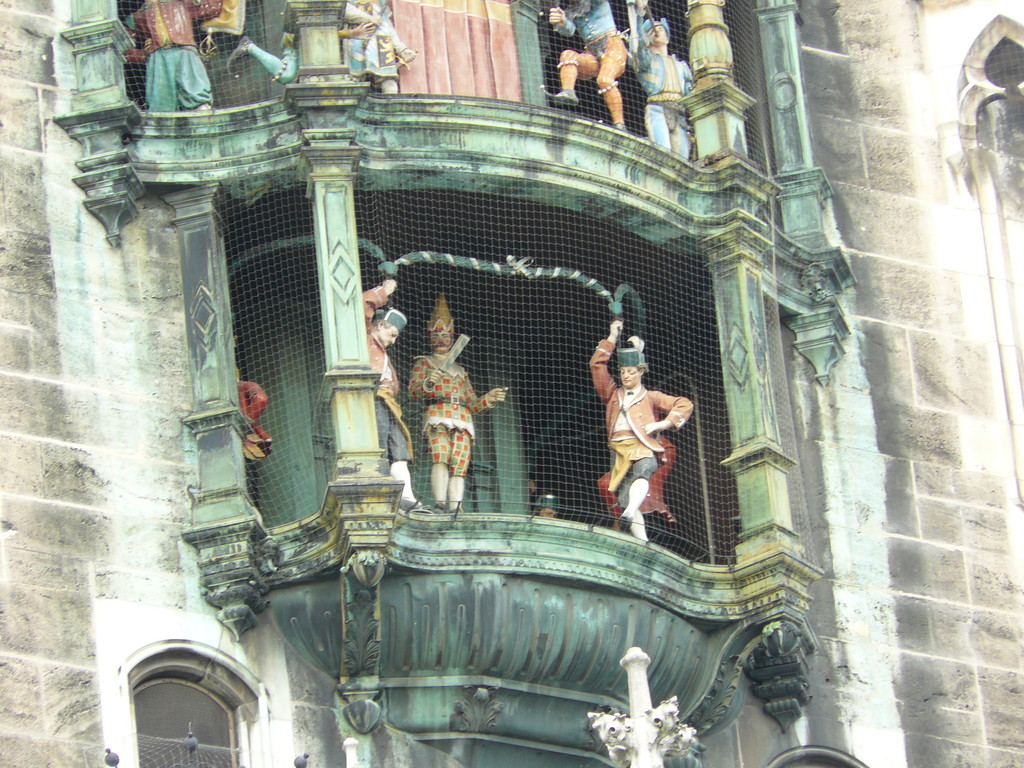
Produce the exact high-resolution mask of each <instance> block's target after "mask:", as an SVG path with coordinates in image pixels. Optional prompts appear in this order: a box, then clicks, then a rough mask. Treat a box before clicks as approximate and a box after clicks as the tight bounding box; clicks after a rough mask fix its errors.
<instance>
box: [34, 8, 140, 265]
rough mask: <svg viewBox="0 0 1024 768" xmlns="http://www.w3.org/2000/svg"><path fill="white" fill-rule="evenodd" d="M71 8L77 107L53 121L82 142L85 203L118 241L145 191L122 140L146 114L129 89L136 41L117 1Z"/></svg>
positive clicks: (78, 180) (69, 37)
mask: <svg viewBox="0 0 1024 768" xmlns="http://www.w3.org/2000/svg"><path fill="white" fill-rule="evenodd" d="M71 14H72V26H70V27H69V28H68V29H66V30H64V32H63V33H61V37H63V38H64V39H65V40H66V41H67V42H68V43H70V44H71V53H72V55H73V56H74V59H75V76H76V78H75V79H76V82H75V88H74V90H73V91H72V96H71V109H72V111H71V112H69V113H68V114H65V115H58V116H57V117H55V118H54V122H56V123H57V124H58V125H59V126H61V127H62V128H63V129H64V130H66V131H67V132H68V135H69V136H71V137H72V138H74V139H76V140H77V141H79V142H81V144H82V147H83V150H84V156H83V157H82V159H81V160H79V161H78V162H77V163H76V165H77V166H78V169H79V170H80V171H82V174H81V175H79V176H75V177H74V179H73V181H74V182H75V184H77V185H78V186H79V187H81V188H82V190H83V191H84V192H85V194H86V197H85V199H84V200H83V204H84V205H85V207H86V209H87V210H88V211H89V212H90V213H92V214H93V215H94V216H95V217H96V218H97V219H99V220H100V222H101V223H102V224H103V227H104V229H105V230H106V233H107V240H108V241H109V242H110V244H111V245H113V246H115V247H118V246H120V243H121V228H122V227H123V226H124V225H125V224H126V223H127V222H128V221H130V220H131V219H132V218H134V216H135V214H136V213H137V210H138V209H137V207H136V205H135V201H136V200H137V199H138V198H139V197H141V196H142V192H143V190H142V183H141V182H140V181H139V179H138V176H137V175H136V173H135V169H134V168H133V167H132V163H131V157H130V155H129V153H128V148H127V147H125V146H124V141H123V139H124V137H125V136H127V135H129V134H131V132H132V129H133V128H134V127H135V126H136V125H138V124H139V122H140V121H141V120H142V114H141V113H140V112H139V108H138V107H137V106H135V104H133V103H132V102H130V101H129V100H128V97H127V95H126V92H125V83H124V61H125V60H124V51H126V50H127V49H128V48H130V47H131V46H132V41H131V38H130V37H129V36H128V33H127V32H126V31H125V28H124V25H123V24H122V23H121V21H120V20H119V19H118V18H117V8H116V3H111V2H106V1H105V0H75V2H73V3H72V10H71Z"/></svg>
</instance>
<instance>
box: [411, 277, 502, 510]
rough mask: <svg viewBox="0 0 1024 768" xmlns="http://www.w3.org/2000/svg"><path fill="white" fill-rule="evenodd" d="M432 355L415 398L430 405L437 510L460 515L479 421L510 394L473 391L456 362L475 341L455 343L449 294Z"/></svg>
mask: <svg viewBox="0 0 1024 768" xmlns="http://www.w3.org/2000/svg"><path fill="white" fill-rule="evenodd" d="M427 335H428V337H429V339H430V348H431V349H432V350H433V352H432V353H431V354H429V355H420V356H419V357H417V358H416V362H415V363H414V364H413V366H412V373H411V374H410V375H409V394H410V396H412V397H413V398H415V399H417V400H427V401H428V403H427V407H426V409H425V412H424V419H423V434H424V436H425V437H426V438H427V443H428V445H429V446H430V460H431V462H433V463H432V465H431V468H430V485H431V488H432V490H433V492H434V504H435V509H436V510H438V511H445V510H447V511H451V512H455V511H457V510H458V508H459V505H460V504H461V503H462V499H463V497H464V495H465V492H466V473H467V471H468V470H469V461H470V458H471V450H472V446H473V440H474V438H475V436H476V433H475V431H474V428H473V415H474V414H477V413H482V412H483V411H486V410H489V409H491V408H493V407H494V406H496V405H497V404H498V403H500V402H502V401H504V400H505V394H506V389H505V388H504V387H495V388H494V389H492V390H490V391H489V392H488V393H487V394H486V395H484V396H483V397H479V396H478V395H477V394H476V392H474V391H473V385H472V384H471V383H470V381H469V374H468V373H466V369H465V368H463V367H462V366H461V365H459V364H458V363H457V362H455V359H456V358H457V357H458V356H459V353H460V352H461V351H462V350H463V349H464V348H465V346H466V344H468V343H469V337H468V336H465V335H462V336H459V338H458V339H456V338H455V321H454V320H453V319H452V314H451V311H450V310H449V309H448V301H447V299H445V297H444V294H441V295H440V296H438V297H437V303H436V305H435V306H434V311H433V313H432V314H431V316H430V320H429V322H428V323H427Z"/></svg>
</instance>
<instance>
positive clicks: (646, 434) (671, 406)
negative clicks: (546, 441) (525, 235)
mask: <svg viewBox="0 0 1024 768" xmlns="http://www.w3.org/2000/svg"><path fill="white" fill-rule="evenodd" d="M621 333H622V320H614V321H613V322H612V324H611V328H610V329H609V332H608V338H607V339H604V340H603V341H601V342H600V343H599V344H598V345H597V349H596V350H595V351H594V355H593V356H592V357H591V358H590V375H591V378H592V379H593V381H594V389H596V390H597V394H598V396H599V397H600V398H601V402H603V403H604V404H605V426H606V427H607V430H608V445H609V447H610V448H611V450H612V453H613V454H614V456H615V464H614V466H613V467H612V471H611V478H610V482H609V485H608V490H609V491H611V492H612V493H617V494H618V500H619V506H621V507H622V510H623V512H622V515H621V517H620V520H622V521H623V522H624V523H627V524H629V526H630V532H631V533H632V534H633V535H634V536H636V537H637V538H638V539H640V540H641V541H647V531H646V528H645V526H644V518H643V513H642V511H641V506H642V505H643V503H644V501H645V500H646V498H647V495H648V492H649V490H650V484H651V482H650V481H651V477H652V476H653V475H654V473H655V472H657V470H658V467H659V464H660V461H661V460H662V458H663V457H664V455H665V444H664V443H662V442H660V441H659V440H658V438H657V434H658V433H659V432H662V431H664V430H666V429H679V428H681V427H682V426H683V424H685V423H686V420H687V419H689V418H690V414H691V413H693V403H691V402H690V401H689V400H688V399H687V398H685V397H676V396H674V395H667V394H665V393H664V392H657V391H653V390H648V389H647V388H646V387H644V385H643V376H644V374H645V373H646V372H647V360H646V358H645V357H644V353H643V342H642V341H641V340H640V339H639V338H637V337H636V336H631V337H630V339H629V341H630V343H631V346H624V347H620V348H619V350H618V355H617V361H618V365H619V383H620V386H616V384H615V381H614V380H613V379H612V377H611V374H610V373H609V372H608V361H609V360H610V359H611V356H612V353H613V352H615V345H616V343H617V342H618V340H619V334H621Z"/></svg>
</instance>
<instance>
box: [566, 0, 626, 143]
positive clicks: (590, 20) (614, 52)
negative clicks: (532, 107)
mask: <svg viewBox="0 0 1024 768" xmlns="http://www.w3.org/2000/svg"><path fill="white" fill-rule="evenodd" d="M562 5H563V6H564V7H559V6H555V7H554V8H552V9H551V11H550V12H549V14H548V23H549V24H551V26H553V27H554V28H555V31H557V32H558V34H560V35H563V36H565V37H572V36H573V35H574V34H576V33H577V32H579V34H580V37H582V38H583V46H584V50H583V51H576V50H572V49H569V50H565V51H562V55H561V57H559V60H558V76H559V80H560V81H561V87H562V90H560V91H559V92H558V93H557V94H555V95H554V96H552V97H551V100H552V101H555V102H558V103H561V104H578V103H579V97H578V96H576V81H577V80H594V79H595V78H596V79H597V92H598V93H599V94H601V95H602V96H604V103H605V106H607V107H608V113H609V114H610V116H611V119H612V124H613V125H614V126H615V127H616V128H618V129H620V130H625V129H626V123H625V118H624V117H623V110H622V94H621V93H620V92H619V78H620V77H621V76H622V73H623V72H625V71H626V59H627V58H628V56H629V53H628V51H627V50H626V44H625V43H624V42H623V40H622V35H621V33H620V32H619V30H618V29H616V27H615V18H614V17H613V16H612V7H611V5H609V3H608V0H566V2H564V3H563V4H562Z"/></svg>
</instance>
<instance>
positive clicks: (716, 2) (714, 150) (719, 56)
mask: <svg viewBox="0 0 1024 768" xmlns="http://www.w3.org/2000/svg"><path fill="white" fill-rule="evenodd" d="M724 7H725V0H689V2H688V4H687V15H688V16H689V19H690V29H689V40H690V67H691V68H692V69H693V83H694V85H693V91H692V92H691V93H690V95H689V96H687V97H686V98H685V99H684V100H683V103H684V104H685V105H686V112H687V114H688V115H689V118H690V122H691V123H692V125H693V133H694V138H695V140H696V144H697V156H698V158H701V159H705V158H709V157H715V158H717V157H719V156H721V157H728V156H730V155H733V154H735V155H741V156H744V157H745V156H746V154H747V139H746V133H745V127H744V113H745V112H746V110H747V108H748V107H750V105H752V104H753V103H754V100H753V99H752V98H750V96H748V95H747V94H745V93H743V91H741V90H740V89H739V88H737V87H736V84H735V82H734V80H733V56H732V45H731V43H730V42H729V30H728V27H726V25H725V15H724V13H723V8H724Z"/></svg>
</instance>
